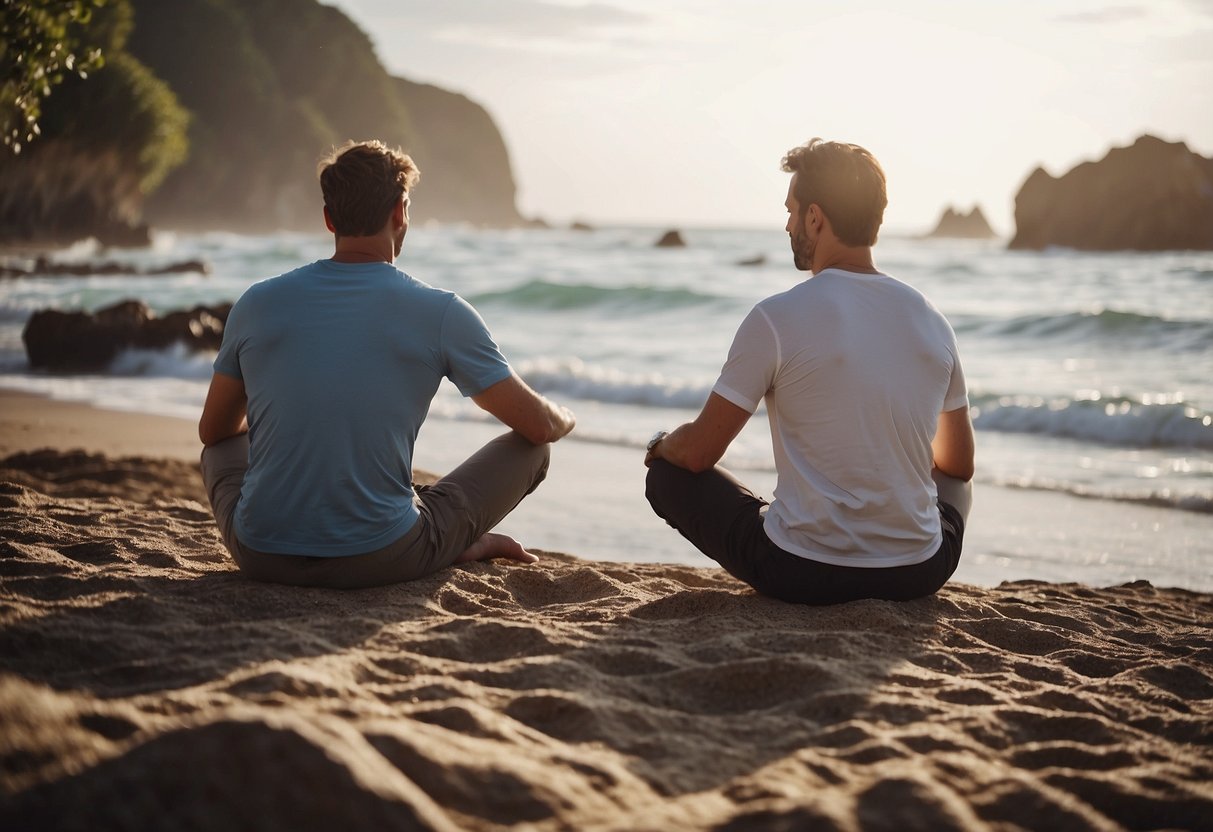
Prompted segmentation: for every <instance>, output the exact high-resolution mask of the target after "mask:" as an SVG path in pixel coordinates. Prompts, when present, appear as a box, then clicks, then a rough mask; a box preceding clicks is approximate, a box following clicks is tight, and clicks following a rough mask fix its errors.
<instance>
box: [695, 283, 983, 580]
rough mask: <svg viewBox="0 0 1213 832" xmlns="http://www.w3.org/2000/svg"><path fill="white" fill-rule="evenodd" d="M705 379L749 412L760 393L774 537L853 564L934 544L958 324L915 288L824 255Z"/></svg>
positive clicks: (960, 380) (959, 391)
mask: <svg viewBox="0 0 1213 832" xmlns="http://www.w3.org/2000/svg"><path fill="white" fill-rule="evenodd" d="M713 390H714V392H715V393H717V394H719V395H720V396H722V397H724V398H725V399H728V400H729V401H730V402H732V403H733V404H735V405H737V406H738V407H741V408H744V409H745V410H747V411H749V412H750V413H753V412H755V411H756V410H757V409H758V404H759V402H760V401H761V400H762V399H764V398H765V399H766V404H767V415H768V417H769V419H770V423H771V439H772V441H773V443H774V446H775V468H776V471H777V472H778V481H777V485H776V487H775V495H774V500H773V502H772V503H771V506H770V508H769V509H768V511H767V515H766V520H765V521H764V526H763V528H764V530H765V531H766V534H767V536H768V537H769V538H770V539H771V541H772V542H773V543H775V545H777V546H779V547H780V548H781V549H783V550H784V551H787V552H790V553H792V554H795V555H799V556H801V557H805V558H809V559H811V560H816V561H821V562H823V563H830V564H836V565H839V566H862V567H891V566H907V565H910V564H915V563H921V562H922V561H924V560H927V559H928V558H930V557H931V555H933V554H934V553H935V551H936V550H937V549H938V548H939V545H940V543H941V541H942V533H941V530H940V524H939V511H938V508H937V506H936V494H935V483H934V482H933V481H932V479H931V466H932V454H931V439H932V438H933V437H934V436H935V428H936V425H937V424H938V421H939V414H940V413H941V412H942V411H948V410H955V409H957V408H961V407H964V406H966V405H967V404H968V393H967V390H966V389H965V380H964V373H963V371H962V370H961V367H960V357H959V354H958V352H957V350H956V335H955V333H953V331H952V327H951V326H950V325H949V324H948V321H947V319H946V318H944V316H943V315H942V314H940V312H939V311H938V310H937V309H936V308H935V307H934V306H932V305H931V303H930V301H928V300H927V299H926V298H925V297H924V296H923V295H922V294H921V293H920V292H919V291H918V290H916V289H914V288H912V287H910V286H907V285H906V284H905V283H902V282H901V281H899V280H895V279H893V278H891V277H888V276H887V275H882V274H860V273H856V272H844V271H841V270H839V269H826V270H824V271H822V272H820V273H819V274H817V275H815V276H813V277H812V278H810V279H808V280H806V281H804V282H803V283H801V284H799V285H797V286H795V287H793V288H791V289H789V290H788V291H786V292H783V293H781V294H778V295H773V296H772V297H769V298H767V299H766V300H764V301H762V302H760V303H759V304H758V305H757V306H755V307H754V308H753V310H751V312H750V314H749V315H748V316H747V317H746V319H745V320H744V321H743V322H742V324H741V327H740V328H739V329H738V331H737V335H736V337H735V338H734V340H733V346H732V348H731V349H730V350H729V357H728V360H727V361H726V362H725V364H724V368H723V369H722V370H721V373H720V379H719V380H718V381H717V382H716V386H715V387H714V388H713Z"/></svg>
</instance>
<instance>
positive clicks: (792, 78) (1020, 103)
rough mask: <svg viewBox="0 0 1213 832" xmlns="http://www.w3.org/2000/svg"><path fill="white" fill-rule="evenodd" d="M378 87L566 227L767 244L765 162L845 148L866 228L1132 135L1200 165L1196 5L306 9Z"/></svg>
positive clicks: (1061, 166) (1205, 134) (778, 176)
mask: <svg viewBox="0 0 1213 832" xmlns="http://www.w3.org/2000/svg"><path fill="white" fill-rule="evenodd" d="M327 1H328V2H331V3H332V4H333V5H336V6H339V7H341V8H342V9H344V10H345V11H346V12H347V13H348V14H349V15H350V17H352V18H353V19H354V20H355V21H356V22H357V23H358V24H359V25H360V26H361V27H362V29H363V30H364V31H366V32H367V33H368V34H369V35H370V37H371V39H372V41H373V42H374V43H375V46H376V50H377V52H378V54H379V57H380V59H381V60H382V61H383V63H384V64H385V65H386V66H387V68H388V69H389V70H390V71H391V72H392V73H393V74H397V75H402V76H405V77H407V78H410V79H412V80H416V81H424V82H429V83H433V84H437V85H439V86H442V87H445V88H448V89H451V90H455V91H458V92H462V93H464V94H466V95H467V96H469V97H470V98H472V99H474V100H475V101H477V102H479V103H480V104H482V105H483V106H484V107H485V108H486V109H487V110H488V111H489V113H490V114H491V115H492V116H493V118H494V120H495V121H496V123H497V125H498V127H499V128H500V129H501V131H502V133H503V135H504V136H505V141H506V145H507V146H508V148H509V151H510V157H511V160H512V162H513V168H514V175H515V178H516V180H517V183H518V202H519V208H520V209H521V210H522V212H523V213H524V214H526V215H528V216H531V215H540V216H543V217H545V218H547V219H549V220H551V221H555V222H565V221H568V220H569V219H573V218H584V219H587V220H589V221H591V222H601V223H607V222H629V221H638V222H646V223H656V224H667V223H668V224H671V225H678V224H681V225H701V226H704V225H706V226H712V225H745V226H772V227H775V228H781V227H782V226H783V222H784V218H783V199H784V195H785V193H786V188H787V175H786V174H784V173H782V172H780V170H779V161H780V158H781V157H782V155H783V153H784V152H785V151H786V150H787V149H788V148H790V147H792V146H793V145H796V144H799V143H801V142H803V141H805V140H807V139H808V138H810V137H812V136H822V137H824V138H827V139H838V140H842V141H851V142H856V143H859V144H862V145H864V146H866V147H867V148H868V149H870V150H871V151H872V152H873V153H874V154H875V155H876V157H877V158H878V159H880V160H881V163H882V164H883V165H884V168H885V172H886V174H887V176H888V178H889V201H890V205H889V209H888V212H887V213H886V215H885V224H886V228H890V229H898V230H909V231H916V230H924V229H925V228H926V227H929V226H930V225H932V224H933V222H934V220H935V219H936V217H937V216H938V214H939V212H940V211H941V210H942V209H943V207H944V206H945V205H946V204H948V203H955V204H957V205H958V206H960V207H966V208H967V207H968V206H969V205H970V204H972V203H974V202H977V203H979V204H980V205H981V206H982V208H983V210H984V211H985V212H986V215H987V216H988V217H989V218H990V221H991V222H992V223H993V224H994V226H995V228H996V230H998V231H1000V232H1001V233H1009V232H1010V231H1011V230H1012V219H1011V217H1012V210H1013V204H1014V196H1015V192H1016V191H1017V190H1018V188H1019V185H1020V184H1021V183H1022V182H1023V180H1024V179H1025V178H1026V177H1027V175H1028V174H1029V173H1030V172H1031V171H1032V169H1033V168H1034V167H1036V165H1038V164H1043V165H1044V166H1045V168H1046V169H1047V170H1049V171H1050V172H1051V173H1053V174H1060V173H1063V172H1064V171H1066V170H1068V169H1069V168H1070V167H1071V166H1073V165H1074V164H1075V163H1077V162H1079V161H1082V160H1084V159H1093V158H1099V157H1101V156H1103V154H1104V153H1105V152H1106V151H1107V149H1108V148H1109V147H1110V146H1112V145H1123V144H1128V143H1129V142H1131V141H1132V140H1133V139H1134V138H1136V137H1137V136H1138V135H1140V134H1141V133H1143V132H1146V131H1149V132H1152V133H1154V134H1155V135H1159V136H1162V137H1163V138H1166V139H1168V140H1178V139H1182V140H1184V141H1186V142H1187V143H1188V146H1189V147H1191V148H1192V149H1194V150H1196V151H1198V152H1200V153H1202V154H1204V155H1206V156H1208V155H1213V0H1128V2H1123V3H1107V2H1088V1H1087V0H1015V2H1009V1H1006V2H1004V0H976V2H973V1H972V0H970V1H969V2H965V1H964V0H955V1H954V2H945V0H914V1H913V2H904V0H885V1H883V2H877V1H876V0H871V1H870V2H863V1H862V0H859V2H832V3H822V2H816V1H815V0H801V2H784V0H769V2H764V0H751V1H750V2H748V3H743V2H738V0H600V2H589V3H585V2H562V0H424V1H423V2H422V1H419V0H327Z"/></svg>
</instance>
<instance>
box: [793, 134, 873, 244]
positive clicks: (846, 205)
mask: <svg viewBox="0 0 1213 832" xmlns="http://www.w3.org/2000/svg"><path fill="white" fill-rule="evenodd" d="M783 169H784V170H785V171H786V172H788V173H794V174H797V177H796V185H795V191H794V194H795V196H796V201H797V203H798V204H799V205H800V209H801V211H804V210H805V209H806V208H807V207H808V206H809V205H810V204H812V203H817V205H818V206H820V208H821V210H822V212H823V213H824V214H825V215H826V216H827V217H828V218H829V220H830V226H831V227H832V228H833V229H834V233H835V234H836V235H837V236H838V239H839V241H840V242H842V243H843V244H844V245H848V246H870V245H873V244H875V242H876V234H877V232H879V230H880V224H881V223H882V222H883V221H884V209H885V206H887V205H888V204H889V199H888V195H887V194H886V192H885V179H884V171H883V170H882V169H881V167H880V163H879V162H877V161H876V157H874V156H873V155H872V154H871V153H869V152H868V151H867V150H865V149H864V148H862V147H860V146H859V145H857V144H846V143H844V142H826V141H822V140H821V139H812V140H811V141H809V142H807V143H806V144H802V145H801V146H799V147H794V148H792V149H791V150H789V151H788V153H787V155H786V156H784V157H783Z"/></svg>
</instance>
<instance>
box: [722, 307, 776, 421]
mask: <svg viewBox="0 0 1213 832" xmlns="http://www.w3.org/2000/svg"><path fill="white" fill-rule="evenodd" d="M780 360H781V357H780V355H779V339H778V338H777V337H776V335H775V328H774V327H773V326H772V324H771V320H770V318H768V317H767V314H766V312H764V311H763V309H762V307H761V306H755V307H754V308H753V309H751V310H750V314H749V315H747V316H746V318H745V320H744V321H742V322H741V326H740V327H738V329H737V334H736V335H735V336H733V346H731V347H730V348H729V357H728V358H727V359H725V362H724V367H722V368H721V370H720V378H719V379H717V381H716V384H715V386H714V387H713V388H712V392H713V393H716V394H717V395H719V396H721V397H722V398H724V399H727V400H728V401H730V402H732V403H733V404H735V405H737V406H738V407H740V408H741V409H742V410H745V411H746V412H748V413H754V412H755V411H757V410H758V405H759V404H760V403H761V402H762V399H763V397H764V396H766V394H767V392H768V391H769V390H770V389H771V387H772V386H773V385H774V383H775V373H776V372H777V371H778V369H779V363H780Z"/></svg>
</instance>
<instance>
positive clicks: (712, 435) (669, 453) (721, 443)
mask: <svg viewBox="0 0 1213 832" xmlns="http://www.w3.org/2000/svg"><path fill="white" fill-rule="evenodd" d="M749 420H750V413H749V411H747V410H744V409H743V408H740V407H738V406H737V405H735V404H733V403H732V402H731V401H729V400H728V399H726V398H724V397H723V396H720V395H718V394H716V393H711V394H710V395H709V396H708V400H707V403H706V404H704V406H703V410H701V411H700V412H699V415H698V416H696V417H695V421H693V422H687V423H686V424H685V425H681V426H679V427H677V428H675V429H674V430H673V431H671V432H670V434H669V435H668V436H666V437H665V438H664V439H662V440H661V441H660V442H658V443H657V445H656V446H654V448H653V450H652V451H650V452H649V453H648V454H646V455H645V458H644V464H645V466H646V467H647V466H648V465H651V464H652V462H653V460H654V459H664V460H665V461H667V462H669V463H670V464H672V465H677V466H678V467H679V468H685V469H687V470H688V471H693V472H695V473H699V472H700V471H706V470H707V469H709V468H711V467H712V466H713V465H715V464H716V463H717V462H719V461H720V458H721V457H722V456H724V452H725V451H726V450H728V447H729V445H730V444H731V443H732V442H733V440H734V439H736V438H737V434H739V433H741V429H742V428H743V427H745V423H746V422H748V421H749Z"/></svg>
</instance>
